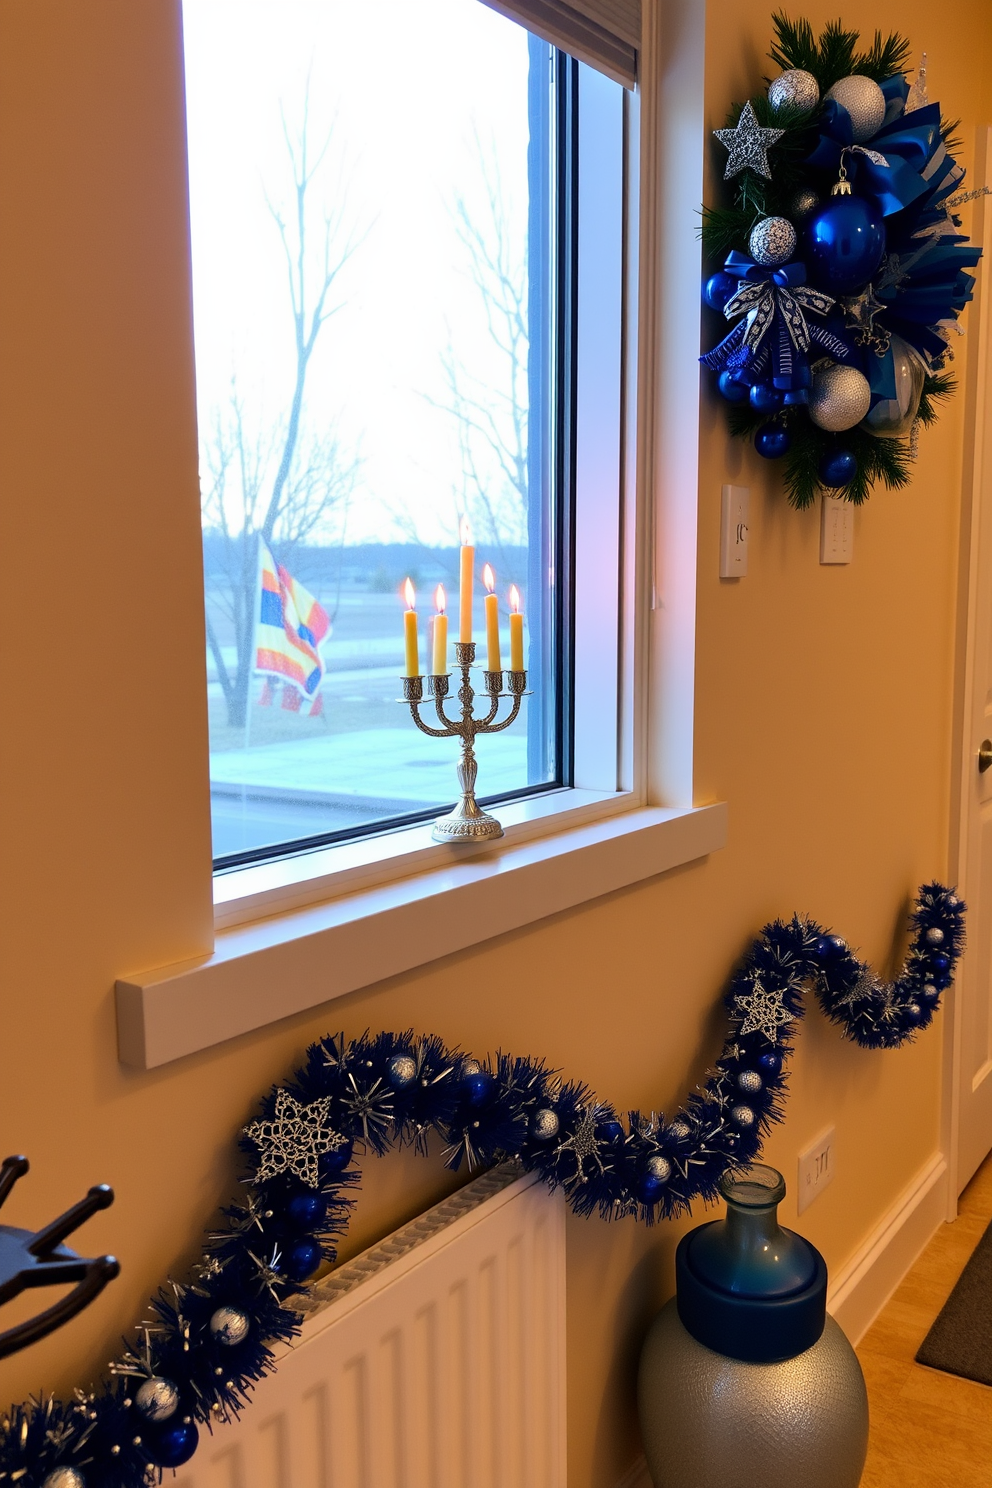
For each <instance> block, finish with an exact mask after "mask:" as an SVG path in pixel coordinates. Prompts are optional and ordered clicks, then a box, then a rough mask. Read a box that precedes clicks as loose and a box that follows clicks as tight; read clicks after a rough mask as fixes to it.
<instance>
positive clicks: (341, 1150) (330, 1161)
mask: <svg viewBox="0 0 992 1488" xmlns="http://www.w3.org/2000/svg"><path fill="white" fill-rule="evenodd" d="M353 1152H354V1147H353V1146H352V1144H351V1142H342V1143H341V1146H340V1147H332V1148H331V1150H330V1152H322V1153H321V1154H320V1157H319V1158H318V1159H317V1171H318V1173H319V1174H320V1176H321V1178H324V1179H326V1178H329V1177H331V1175H332V1174H334V1173H343V1172H344V1170H345V1168H346V1167H347V1166H348V1164H349V1163H350V1162H351V1158H352V1153H353Z"/></svg>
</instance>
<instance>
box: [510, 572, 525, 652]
mask: <svg viewBox="0 0 992 1488" xmlns="http://www.w3.org/2000/svg"><path fill="white" fill-rule="evenodd" d="M523 669H524V617H523V615H521V613H520V593H519V591H518V589H517V586H516V584H511V585H510V671H511V672H522V671H523Z"/></svg>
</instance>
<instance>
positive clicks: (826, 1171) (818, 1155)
mask: <svg viewBox="0 0 992 1488" xmlns="http://www.w3.org/2000/svg"><path fill="white" fill-rule="evenodd" d="M833 1176H834V1128H833V1127H830V1129H829V1130H828V1131H825V1132H823V1134H822V1135H821V1136H819V1137H817V1139H816V1141H815V1142H810V1144H809V1146H808V1147H807V1148H806V1149H805V1151H804V1152H800V1154H799V1188H798V1191H797V1193H796V1213H797V1214H802V1212H803V1210H804V1209H808V1208H809V1206H810V1204H812V1202H813V1200H814V1199H815V1198H817V1197H819V1195H820V1194H821V1193H822V1192H823V1190H824V1189H825V1188H826V1186H827V1184H828V1183H829V1182H830V1180H831V1178H833Z"/></svg>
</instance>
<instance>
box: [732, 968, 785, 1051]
mask: <svg viewBox="0 0 992 1488" xmlns="http://www.w3.org/2000/svg"><path fill="white" fill-rule="evenodd" d="M753 986H754V991H753V992H751V993H750V994H749V995H748V996H747V997H738V998H737V999H736V1002H737V1006H738V1007H739V1008H740V1010H741V1012H742V1013H743V1015H744V1021H743V1023H742V1024H741V1027H740V1031H741V1033H742V1034H744V1033H763V1034H764V1035H765V1038H766V1039H767V1040H768V1042H769V1043H770V1044H774V1043H777V1042H778V1030H779V1029H780V1028H782V1027H783V1026H784V1025H785V1024H786V1023H791V1022H792V1014H791V1013H790V1012H789V1009H788V1008H787V1007H786V1006H785V1004H784V1002H783V1001H782V995H781V993H779V992H772V991H771V990H770V989H769V988H767V987H763V986H762V985H761V983H760V982H759V981H758V979H757V977H755V979H754V982H753Z"/></svg>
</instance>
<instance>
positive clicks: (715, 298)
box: [703, 269, 737, 310]
mask: <svg viewBox="0 0 992 1488" xmlns="http://www.w3.org/2000/svg"><path fill="white" fill-rule="evenodd" d="M736 293H737V280H736V279H735V278H734V277H733V275H732V274H725V273H724V271H723V269H720V270H719V271H718V272H717V273H715V274H711V275H710V277H709V278H708V279H707V281H706V283H705V284H704V285H703V299H704V300H705V302H706V304H707V305H709V307H710V309H711V310H722V309H723V307H724V305H725V304H726V303H727V301H728V300H729V299H730V297H731V296H732V295H735V294H736Z"/></svg>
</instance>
